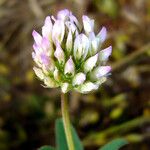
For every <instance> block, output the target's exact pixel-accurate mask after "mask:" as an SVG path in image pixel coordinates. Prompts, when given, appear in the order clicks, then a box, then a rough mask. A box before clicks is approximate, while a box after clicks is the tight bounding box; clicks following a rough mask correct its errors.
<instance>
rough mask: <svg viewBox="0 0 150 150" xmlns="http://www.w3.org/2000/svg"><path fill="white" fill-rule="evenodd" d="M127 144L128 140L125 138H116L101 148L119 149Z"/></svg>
mask: <svg viewBox="0 0 150 150" xmlns="http://www.w3.org/2000/svg"><path fill="white" fill-rule="evenodd" d="M126 144H128V142H127V141H126V140H124V139H115V140H113V141H111V142H110V143H108V144H106V145H105V146H103V147H102V148H100V149H99V150H119V149H120V148H121V147H123V146H124V145H126Z"/></svg>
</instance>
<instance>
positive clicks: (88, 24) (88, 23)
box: [82, 16, 94, 34]
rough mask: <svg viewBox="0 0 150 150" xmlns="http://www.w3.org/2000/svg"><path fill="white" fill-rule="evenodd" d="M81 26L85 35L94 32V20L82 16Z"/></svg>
mask: <svg viewBox="0 0 150 150" xmlns="http://www.w3.org/2000/svg"><path fill="white" fill-rule="evenodd" d="M82 20H83V26H84V30H85V32H86V34H89V33H90V32H93V30H94V20H93V19H90V18H89V17H88V16H82Z"/></svg>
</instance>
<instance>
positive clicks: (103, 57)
mask: <svg viewBox="0 0 150 150" xmlns="http://www.w3.org/2000/svg"><path fill="white" fill-rule="evenodd" d="M111 53H112V46H109V47H107V48H105V49H103V50H101V51H100V52H99V56H98V60H99V62H103V61H107V60H108V58H109V56H110V55H111Z"/></svg>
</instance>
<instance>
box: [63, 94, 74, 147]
mask: <svg viewBox="0 0 150 150" xmlns="http://www.w3.org/2000/svg"><path fill="white" fill-rule="evenodd" d="M61 110H62V118H63V124H64V129H65V135H66V139H67V144H68V148H69V150H75V149H74V143H73V138H72V133H71V124H70V118H69V110H68V98H67V94H66V93H65V94H64V93H61Z"/></svg>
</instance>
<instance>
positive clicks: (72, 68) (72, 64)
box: [64, 56, 75, 75]
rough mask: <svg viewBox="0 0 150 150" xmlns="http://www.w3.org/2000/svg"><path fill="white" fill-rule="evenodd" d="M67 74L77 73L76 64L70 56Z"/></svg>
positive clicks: (67, 63)
mask: <svg viewBox="0 0 150 150" xmlns="http://www.w3.org/2000/svg"><path fill="white" fill-rule="evenodd" d="M64 72H65V74H67V73H71V74H72V75H73V74H74V72H75V66H74V62H73V60H72V58H71V56H70V58H69V60H68V61H67V62H66V64H65V69H64Z"/></svg>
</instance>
